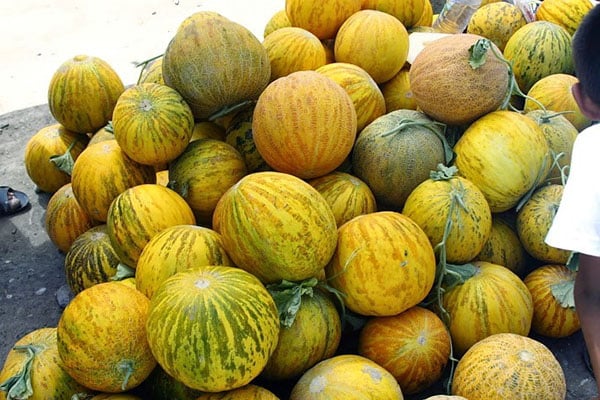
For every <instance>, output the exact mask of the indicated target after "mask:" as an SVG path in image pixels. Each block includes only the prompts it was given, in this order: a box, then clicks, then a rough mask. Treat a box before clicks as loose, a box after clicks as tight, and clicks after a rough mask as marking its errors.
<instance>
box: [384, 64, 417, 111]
mask: <svg viewBox="0 0 600 400" xmlns="http://www.w3.org/2000/svg"><path fill="white" fill-rule="evenodd" d="M381 92H382V93H383V97H384V99H385V109H386V112H388V113H389V112H392V111H395V110H402V109H405V110H416V109H417V102H416V101H415V98H414V96H413V93H412V90H411V89H410V78H409V68H407V67H404V68H402V69H401V70H400V71H399V72H398V73H397V74H396V75H395V76H394V77H393V78H392V79H390V80H389V81H387V82H385V83H384V84H383V85H381Z"/></svg>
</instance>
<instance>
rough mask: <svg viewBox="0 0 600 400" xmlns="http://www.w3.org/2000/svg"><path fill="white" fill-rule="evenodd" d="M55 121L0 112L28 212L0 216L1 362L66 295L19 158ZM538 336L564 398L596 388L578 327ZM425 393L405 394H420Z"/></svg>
mask: <svg viewBox="0 0 600 400" xmlns="http://www.w3.org/2000/svg"><path fill="white" fill-rule="evenodd" d="M54 122H55V121H54V119H53V118H52V116H51V115H50V113H49V111H48V107H47V105H40V106H36V107H31V108H27V109H24V110H19V111H15V112H12V113H8V114H4V115H2V116H0V142H1V143H2V146H1V150H0V154H1V158H0V160H1V161H0V177H1V178H0V185H8V186H11V187H13V188H15V189H18V190H22V191H24V192H25V193H27V195H29V198H30V201H31V208H30V209H29V210H27V211H26V212H23V213H21V214H17V215H13V216H9V217H0V365H3V364H4V359H5V358H6V354H7V353H8V351H9V350H10V348H11V347H12V345H13V344H14V343H15V342H16V341H17V340H18V339H19V338H20V337H22V336H23V335H24V334H26V333H28V332H30V331H32V330H34V329H37V328H41V327H46V326H56V324H57V322H58V319H59V318H60V314H61V312H62V309H63V307H64V306H65V305H66V304H67V303H68V301H69V300H70V293H69V289H68V287H67V286H66V281H65V276H64V271H63V262H64V255H63V254H62V253H60V252H59V251H58V250H57V249H56V247H55V246H54V245H53V244H52V242H51V241H50V239H49V238H48V236H47V234H46V232H45V230H44V216H45V209H46V205H47V203H48V200H49V195H48V194H46V193H37V192H36V188H35V185H34V184H33V183H32V182H31V180H30V179H29V177H28V176H27V172H26V170H25V167H24V163H23V154H24V149H25V145H26V143H27V141H28V140H29V138H30V137H31V136H32V135H33V134H35V133H36V132H37V131H38V130H39V129H41V128H43V127H45V126H47V125H50V124H52V123H54ZM536 339H538V340H540V341H541V342H543V343H544V344H546V345H547V346H548V347H549V348H550V349H551V350H552V351H553V352H554V354H555V355H556V357H557V359H558V360H559V362H560V363H561V365H562V367H563V370H564V372H565V377H566V381H567V387H568V394H567V397H566V399H568V400H585V399H590V398H592V396H594V395H595V394H596V389H595V382H594V380H593V377H592V376H591V374H590V373H589V372H588V370H587V369H586V367H585V364H584V362H583V342H582V338H581V334H580V333H576V334H574V335H572V336H570V337H568V338H563V339H557V340H550V339H547V338H536ZM435 390H440V389H439V387H437V388H433V389H432V391H431V392H432V393H433V391H435ZM438 393H439V392H438ZM427 394H428V393H422V394H420V395H419V396H413V397H407V399H408V400H410V399H411V398H412V399H422V398H424V397H426V395H427ZM540 400H541V399H540Z"/></svg>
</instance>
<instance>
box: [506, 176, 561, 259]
mask: <svg viewBox="0 0 600 400" xmlns="http://www.w3.org/2000/svg"><path fill="white" fill-rule="evenodd" d="M562 193H563V186H562V185H560V184H551V185H546V186H542V187H541V188H539V189H537V190H536V191H535V192H534V193H533V195H532V196H531V198H529V200H527V202H526V203H525V204H524V205H523V207H522V208H521V209H520V210H519V211H518V214H517V234H518V235H519V239H520V240H521V243H523V247H524V248H525V250H527V252H528V253H529V254H531V256H532V257H534V258H536V259H537V260H540V261H543V262H546V263H552V264H566V262H567V260H568V258H569V255H570V254H571V253H570V252H569V251H567V250H563V249H558V248H556V247H552V246H549V245H548V244H546V242H545V241H544V239H545V238H546V235H547V234H548V231H549V230H550V225H552V220H553V219H554V215H555V214H556V211H557V210H558V206H559V204H560V199H561V197H562Z"/></svg>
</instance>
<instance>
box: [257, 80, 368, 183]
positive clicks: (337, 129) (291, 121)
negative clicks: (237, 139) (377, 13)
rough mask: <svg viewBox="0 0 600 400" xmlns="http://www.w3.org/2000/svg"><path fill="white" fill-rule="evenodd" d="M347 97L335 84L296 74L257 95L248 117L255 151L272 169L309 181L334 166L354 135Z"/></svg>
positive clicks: (341, 159)
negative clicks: (250, 120) (250, 117)
mask: <svg viewBox="0 0 600 400" xmlns="http://www.w3.org/2000/svg"><path fill="white" fill-rule="evenodd" d="M356 124H357V119H356V111H355V109H354V104H353V103H352V99H351V98H350V96H349V95H348V93H346V91H345V90H344V89H343V88H342V87H341V86H340V85H338V84H337V83H336V82H335V81H334V80H332V79H331V78H328V77H326V76H324V75H323V74H320V73H318V72H316V71H298V72H294V73H292V74H290V75H288V76H285V77H283V78H280V79H277V80H276V81H273V82H272V83H271V84H269V86H268V87H267V88H266V89H265V91H264V92H263V93H261V95H260V97H259V99H258V102H257V103H256V107H255V108H254V114H253V118H252V131H253V135H254V143H255V144H256V149H257V150H258V152H259V153H260V155H261V156H262V158H263V159H264V160H265V161H266V162H267V163H268V164H269V165H270V166H271V167H272V168H273V169H274V170H276V171H279V172H284V173H288V174H292V175H295V176H298V177H300V178H302V179H312V178H316V177H319V176H323V175H325V174H328V173H330V172H331V171H333V170H335V169H336V168H338V167H339V166H340V165H341V164H342V163H343V162H344V160H345V159H346V158H347V157H348V155H349V154H350V151H351V150H352V146H353V145H354V139H355V137H356Z"/></svg>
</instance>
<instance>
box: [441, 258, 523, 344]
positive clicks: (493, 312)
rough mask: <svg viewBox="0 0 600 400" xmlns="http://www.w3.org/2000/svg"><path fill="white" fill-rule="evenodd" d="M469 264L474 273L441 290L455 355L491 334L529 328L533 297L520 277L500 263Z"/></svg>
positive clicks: (518, 332) (479, 262)
mask: <svg viewBox="0 0 600 400" xmlns="http://www.w3.org/2000/svg"><path fill="white" fill-rule="evenodd" d="M472 264H473V266H475V268H477V272H476V274H475V275H473V276H472V277H470V278H468V279H467V280H466V281H465V282H464V283H463V284H459V285H457V286H455V287H453V288H451V289H449V290H448V291H446V292H445V293H444V294H443V307H444V309H445V310H446V311H447V312H448V314H449V318H450V326H449V329H450V336H451V337H452V343H453V350H454V354H455V355H463V354H465V352H466V351H467V350H469V348H471V346H473V345H474V344H475V343H477V342H479V341H480V340H482V339H484V338H486V337H488V336H490V335H493V334H496V333H501V332H511V333H516V334H520V335H525V336H527V335H528V334H529V330H530V329H531V321H532V318H533V301H532V299H531V293H529V289H527V286H525V283H523V281H522V280H521V278H519V277H518V276H517V275H515V274H514V273H513V272H512V271H510V270H509V269H508V268H506V267H503V266H501V265H496V264H491V263H488V262H485V261H475V262H473V263H472Z"/></svg>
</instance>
